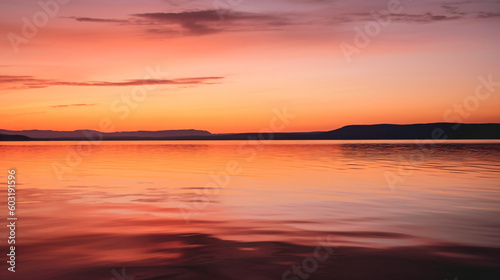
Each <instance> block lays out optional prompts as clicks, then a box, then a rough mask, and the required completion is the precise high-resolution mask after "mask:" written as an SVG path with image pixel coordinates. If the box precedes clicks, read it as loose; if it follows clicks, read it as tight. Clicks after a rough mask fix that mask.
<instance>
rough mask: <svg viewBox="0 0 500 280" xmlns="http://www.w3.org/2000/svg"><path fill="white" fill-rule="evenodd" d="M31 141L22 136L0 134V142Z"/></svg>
mask: <svg viewBox="0 0 500 280" xmlns="http://www.w3.org/2000/svg"><path fill="white" fill-rule="evenodd" d="M30 140H33V139H31V138H29V137H28V136H24V135H7V134H0V141H30Z"/></svg>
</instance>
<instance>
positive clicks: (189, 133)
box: [0, 123, 500, 141]
mask: <svg viewBox="0 0 500 280" xmlns="http://www.w3.org/2000/svg"><path fill="white" fill-rule="evenodd" d="M0 134H7V135H18V136H19V135H24V136H28V137H31V138H33V139H29V140H92V139H93V140H100V136H102V140H252V139H253V140H257V139H270V140H377V139H388V140H389V139H500V124H498V123H490V124H456V123H429V124H408V125H396V124H376V125H348V126H344V127H342V128H339V129H336V130H332V131H325V132H285V133H264V134H259V133H235V134H211V133H210V132H208V131H203V130H163V131H132V132H113V133H100V132H98V131H93V130H76V131H51V130H25V131H9V130H0ZM89 135H90V138H89V137H88V136H89ZM25 140H28V139H25ZM20 141H22V140H20Z"/></svg>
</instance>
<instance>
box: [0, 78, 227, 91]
mask: <svg viewBox="0 0 500 280" xmlns="http://www.w3.org/2000/svg"><path fill="white" fill-rule="evenodd" d="M223 78H224V77H191V78H179V79H170V80H168V79H131V80H125V81H121V82H107V81H90V82H68V81H57V80H48V79H38V78H35V77H33V76H11V75H0V87H1V86H5V87H6V88H7V89H30V88H45V87H49V86H100V87H120V86H142V85H211V84H215V83H217V81H218V80H221V79H223Z"/></svg>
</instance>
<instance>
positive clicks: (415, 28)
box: [0, 0, 500, 133]
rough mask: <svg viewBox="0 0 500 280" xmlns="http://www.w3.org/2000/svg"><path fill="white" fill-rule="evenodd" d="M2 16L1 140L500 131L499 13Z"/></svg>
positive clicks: (46, 0) (67, 3)
mask: <svg viewBox="0 0 500 280" xmlns="http://www.w3.org/2000/svg"><path fill="white" fill-rule="evenodd" d="M40 3H42V4H40ZM0 13H1V17H0V129H10V130H27V129H50V130H77V129H96V130H101V131H134V130H169V129H201V130H208V131H210V132H212V133H236V132H255V131H257V132H258V131H269V129H270V122H271V121H272V120H273V118H275V117H276V114H277V112H281V113H279V114H282V115H283V112H286V113H285V114H287V115H288V116H290V118H289V119H287V121H286V122H285V123H284V124H285V125H284V126H282V127H280V131H290V132H291V131H326V130H333V129H336V128H339V127H342V126H344V125H351V124H377V123H395V124H407V123H427V122H445V121H449V122H455V121H461V122H465V123H483V122H500V110H498V108H500V52H499V50H500V32H499V30H500V28H499V27H500V1H498V0H495V1H493V0H488V1H486V0H485V1H471V0H451V1H426V0H423V1H417V0H413V1H412V0H354V1H353V0H345V1H342V0H331V1H330V0H276V1H265V0H215V1H214V0H191V1H173V0H151V1H139V0H120V1H118V0H99V1H98V0H41V1H39V0H36V1H35V0H33V1H32V0H16V1H11V0H0ZM497 81H498V82H497ZM292 116H293V117H292ZM103 122H106V123H108V124H109V123H111V124H112V125H108V126H106V127H104V126H102V123H103Z"/></svg>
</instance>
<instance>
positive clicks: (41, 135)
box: [0, 129, 211, 140]
mask: <svg viewBox="0 0 500 280" xmlns="http://www.w3.org/2000/svg"><path fill="white" fill-rule="evenodd" d="M0 133H1V134H6V135H24V136H28V137H31V138H34V139H45V140H78V139H87V138H88V135H91V137H92V138H94V139H99V138H100V136H101V135H102V137H103V138H104V140H115V139H116V140H121V139H136V140H141V139H149V138H151V139H153V138H169V137H188V136H189V137H190V136H206V135H211V133H210V132H208V131H204V130H194V129H185V130H162V131H125V132H108V133H106V132H105V133H101V132H99V131H95V130H75V131H54V130H20V131H11V130H3V129H0Z"/></svg>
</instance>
